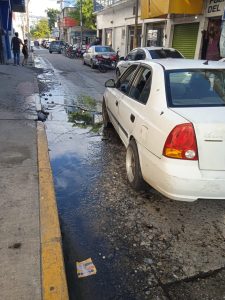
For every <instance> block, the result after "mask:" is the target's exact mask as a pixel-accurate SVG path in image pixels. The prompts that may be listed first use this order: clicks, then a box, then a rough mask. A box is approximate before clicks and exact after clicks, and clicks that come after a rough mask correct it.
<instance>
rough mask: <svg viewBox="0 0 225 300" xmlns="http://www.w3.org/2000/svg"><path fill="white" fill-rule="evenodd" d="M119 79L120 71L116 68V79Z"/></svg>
mask: <svg viewBox="0 0 225 300" xmlns="http://www.w3.org/2000/svg"><path fill="white" fill-rule="evenodd" d="M119 77H120V70H119V69H118V68H116V78H119Z"/></svg>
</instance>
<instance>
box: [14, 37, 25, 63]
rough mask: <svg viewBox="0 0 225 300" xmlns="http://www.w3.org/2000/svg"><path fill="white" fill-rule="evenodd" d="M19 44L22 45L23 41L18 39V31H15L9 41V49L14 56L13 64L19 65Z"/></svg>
mask: <svg viewBox="0 0 225 300" xmlns="http://www.w3.org/2000/svg"><path fill="white" fill-rule="evenodd" d="M20 45H23V42H22V41H21V39H19V34H18V32H15V36H14V37H13V38H12V41H11V49H12V51H13V56H14V66H16V65H18V66H19V65H20Z"/></svg>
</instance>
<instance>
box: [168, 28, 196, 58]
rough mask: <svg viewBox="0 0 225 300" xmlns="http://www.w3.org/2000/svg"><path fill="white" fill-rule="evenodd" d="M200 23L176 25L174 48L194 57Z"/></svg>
mask: <svg viewBox="0 0 225 300" xmlns="http://www.w3.org/2000/svg"><path fill="white" fill-rule="evenodd" d="M198 28H199V23H192V24H178V25H175V26H174V33H173V45H172V46H173V48H175V49H177V50H178V51H180V52H181V53H182V54H183V55H184V57H185V58H194V56H195V48H196V42H197V36H198Z"/></svg>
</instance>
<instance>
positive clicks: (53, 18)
mask: <svg viewBox="0 0 225 300" xmlns="http://www.w3.org/2000/svg"><path fill="white" fill-rule="evenodd" d="M46 13H47V16H48V24H49V28H50V31H52V28H54V27H55V23H56V22H57V18H58V15H59V10H58V9H54V8H48V9H47V10H46Z"/></svg>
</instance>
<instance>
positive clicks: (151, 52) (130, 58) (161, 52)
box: [116, 47, 184, 77]
mask: <svg viewBox="0 0 225 300" xmlns="http://www.w3.org/2000/svg"><path fill="white" fill-rule="evenodd" d="M160 58H184V56H183V55H182V54H181V53H180V52H179V51H177V50H176V49H174V48H163V47H140V48H135V49H133V50H132V51H131V52H129V53H128V55H127V56H126V57H120V61H119V62H118V64H117V67H116V76H117V77H119V76H120V75H121V74H122V73H123V72H124V71H125V70H126V69H127V68H128V67H129V66H130V65H131V64H132V63H133V62H134V61H138V60H145V59H160Z"/></svg>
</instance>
